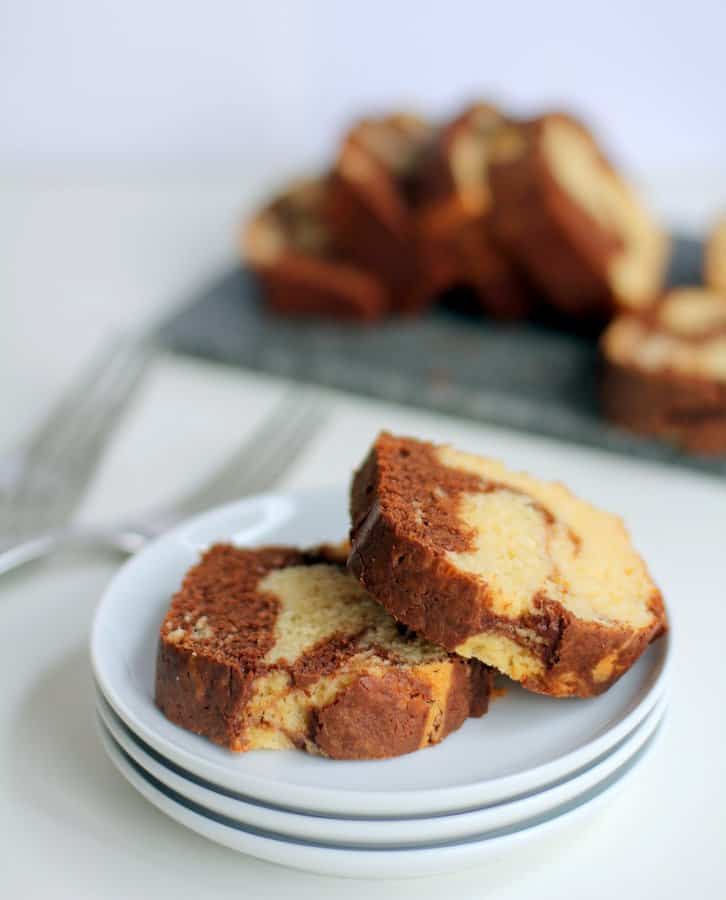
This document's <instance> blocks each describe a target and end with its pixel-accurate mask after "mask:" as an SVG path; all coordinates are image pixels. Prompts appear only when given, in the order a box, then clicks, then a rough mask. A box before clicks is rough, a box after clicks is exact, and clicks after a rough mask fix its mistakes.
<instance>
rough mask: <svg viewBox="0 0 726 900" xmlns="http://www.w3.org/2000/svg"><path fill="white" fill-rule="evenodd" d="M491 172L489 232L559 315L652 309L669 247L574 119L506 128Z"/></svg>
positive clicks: (592, 316)
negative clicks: (649, 307) (523, 269)
mask: <svg viewBox="0 0 726 900" xmlns="http://www.w3.org/2000/svg"><path fill="white" fill-rule="evenodd" d="M489 173H490V184H491V190H492V196H493V200H494V203H493V231H494V233H495V235H496V236H497V237H498V238H499V240H500V241H501V242H502V243H503V245H504V246H505V247H506V248H507V249H508V250H509V252H510V253H511V254H512V256H513V258H514V259H515V260H517V261H518V262H519V263H520V264H521V265H522V266H523V267H524V268H525V270H526V271H527V273H528V274H529V276H530V277H531V278H532V280H533V281H534V282H535V283H536V284H537V285H538V286H539V287H540V289H541V290H542V292H543V293H544V294H545V295H546V297H547V302H548V303H549V304H551V306H552V307H553V308H554V309H555V310H557V311H559V313H561V314H564V315H565V316H566V317H569V318H572V319H579V320H592V321H595V322H597V321H605V320H608V319H609V318H610V317H611V316H612V315H613V313H615V312H616V311H618V310H642V309H644V308H646V307H648V306H649V305H651V304H652V303H653V302H654V300H655V299H656V297H657V296H658V294H659V293H660V290H661V287H662V284H663V277H664V272H665V265H666V261H667V250H668V243H667V240H666V238H665V236H664V234H663V232H662V231H661V229H660V228H659V227H658V226H657V225H656V224H655V221H654V220H653V219H652V218H651V216H650V214H649V213H648V212H647V211H646V209H645V208H644V207H643V206H642V204H641V203H640V201H639V200H638V198H637V197H636V195H635V193H634V191H633V190H632V189H631V187H630V186H629V185H628V184H627V182H626V181H625V180H624V179H623V178H622V177H621V176H620V175H619V174H618V173H617V172H616V171H615V169H614V168H613V167H612V165H611V164H610V162H609V161H608V160H607V159H606V157H605V155H604V154H603V151H602V150H601V148H600V147H599V145H598V144H597V143H596V141H595V139H594V138H593V136H592V135H591V134H590V132H589V131H588V130H587V129H586V128H585V127H584V126H583V125H582V124H581V123H580V122H578V121H576V120H575V119H573V118H572V117H570V116H567V115H564V114H560V113H552V114H548V115H545V116H542V117H540V118H537V119H533V120H531V121H528V122H523V123H519V124H516V123H510V125H509V127H508V128H505V129H501V130H500V131H499V133H498V134H497V135H496V138H495V144H494V148H493V150H492V154H491V163H490V166H489Z"/></svg>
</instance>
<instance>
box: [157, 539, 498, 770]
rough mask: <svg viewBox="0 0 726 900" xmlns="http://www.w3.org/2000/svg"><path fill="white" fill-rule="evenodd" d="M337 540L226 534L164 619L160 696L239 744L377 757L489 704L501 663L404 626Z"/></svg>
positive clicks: (179, 714)
mask: <svg viewBox="0 0 726 900" xmlns="http://www.w3.org/2000/svg"><path fill="white" fill-rule="evenodd" d="M345 555H346V554H343V555H342V556H341V555H340V554H339V553H338V552H337V551H334V550H330V549H325V548H322V549H318V550H315V551H311V552H302V551H300V550H296V549H293V548H290V547H265V548H262V549H256V550H247V549H241V548H238V547H233V546H230V545H226V544H220V545H217V546H214V547H212V548H211V549H210V550H208V551H207V552H206V553H205V554H204V556H203V557H202V559H201V560H200V561H199V562H198V563H197V565H195V566H194V567H193V568H192V569H191V570H190V571H189V573H188V574H187V575H186V577H185V579H184V582H183V584H182V586H181V589H180V590H179V592H178V593H177V594H176V595H175V597H174V598H173V600H172V602H171V606H170V608H169V611H168V612H167V614H166V616H165V618H164V621H163V622H162V625H161V630H160V634H159V647H158V658H157V666H156V704H157V706H158V707H159V709H160V710H161V711H162V712H163V713H164V714H165V715H166V716H167V718H169V719H170V720H171V721H172V722H175V723H176V724H177V725H181V726H182V727H183V728H187V729H189V730H190V731H193V732H195V733H196V734H200V735H204V736H206V737H208V738H210V739H211V740H213V741H215V742H216V743H218V744H221V745H223V746H225V747H228V748H229V749H230V750H235V751H244V750H255V749H276V750H279V749H287V748H292V747H297V748H299V749H302V750H307V751H308V752H311V753H317V754H323V755H325V756H329V757H333V758H335V759H381V758H384V757H389V756H398V755H400V754H403V753H410V752H411V751H413V750H418V749H420V748H422V747H427V746H429V745H430V744H435V743H438V742H439V741H440V740H442V739H443V738H444V737H446V735H447V734H449V733H450V732H451V731H453V730H455V729H456V728H458V727H459V726H460V725H461V724H462V722H463V721H464V720H465V719H466V718H467V716H479V715H482V714H483V713H484V712H486V709H487V705H488V700H489V695H490V691H491V680H492V673H491V670H489V669H488V668H486V667H485V666H482V665H481V664H479V663H477V662H469V661H466V660H464V659H462V658H459V657H456V656H454V655H450V654H448V653H447V652H446V651H444V650H442V649H440V648H439V647H435V646H433V645H432V644H429V643H427V642H426V641H424V640H421V639H419V638H417V637H415V636H413V635H411V634H410V633H407V632H406V631H405V630H403V629H401V628H400V627H399V626H397V624H396V622H395V621H394V619H393V618H392V617H391V616H390V615H388V613H386V612H385V610H383V608H382V607H380V606H379V605H378V604H377V603H376V602H375V601H374V600H372V599H371V598H370V597H369V596H368V595H367V594H366V592H365V591H364V590H363V588H362V587H361V586H360V584H359V583H358V581H357V580H356V579H355V578H353V577H352V576H351V575H350V574H348V573H347V572H346V570H345Z"/></svg>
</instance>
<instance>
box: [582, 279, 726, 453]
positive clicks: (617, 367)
mask: <svg viewBox="0 0 726 900" xmlns="http://www.w3.org/2000/svg"><path fill="white" fill-rule="evenodd" d="M600 348H601V353H602V357H603V372H602V380H601V397H602V405H603V410H604V412H605V415H606V416H607V417H608V418H609V419H610V420H611V421H612V422H614V423H616V424H617V425H621V426H623V427H625V428H627V429H629V430H631V431H634V432H636V433H639V434H644V435H651V436H653V437H657V438H662V439H663V440H666V441H670V442H671V443H674V444H676V445H677V446H679V447H682V448H684V449H686V450H689V451H691V452H694V453H702V454H712V455H713V454H726V293H724V294H721V293H716V292H715V291H712V290H706V289H704V288H696V287H694V288H680V289H678V290H674V291H671V292H670V293H669V294H667V295H666V296H665V297H664V298H663V299H662V300H661V302H660V303H659V304H658V306H657V307H656V308H655V309H653V310H651V311H650V312H648V313H647V314H642V315H623V316H620V317H618V318H617V319H615V321H613V322H612V323H611V324H610V326H609V327H608V329H607V330H606V331H605V333H604V334H603V335H602V338H601V341H600Z"/></svg>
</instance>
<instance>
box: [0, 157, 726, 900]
mask: <svg viewBox="0 0 726 900" xmlns="http://www.w3.org/2000/svg"><path fill="white" fill-rule="evenodd" d="M720 183H721V184H724V185H726V179H724V180H723V181H722V182H720ZM0 184H2V187H3V188H4V189H5V188H6V190H3V203H2V208H1V209H0V242H1V243H2V246H3V254H2V257H1V261H0V297H2V309H3V314H4V315H3V319H4V322H3V329H2V334H0V385H2V397H1V401H2V402H0V441H1V442H2V443H3V444H6V443H9V442H10V441H12V440H13V439H15V438H16V437H17V436H19V435H20V434H21V433H22V431H23V430H24V429H25V428H26V427H29V426H30V425H31V424H32V422H33V420H34V419H36V418H37V417H38V416H39V415H41V414H42V412H43V410H44V408H45V407H46V406H47V404H48V403H49V401H50V400H51V398H52V397H53V395H54V394H55V393H56V391H57V390H58V388H59V385H60V384H61V383H62V381H63V380H64V379H66V378H67V377H68V375H69V374H70V373H71V372H72V371H73V369H74V368H75V367H77V366H78V365H79V364H80V362H81V361H82V358H83V356H84V355H86V354H87V353H88V352H89V351H90V350H91V349H92V347H93V346H94V344H95V343H96V342H97V341H98V340H99V337H100V336H101V335H104V334H106V333H108V332H109V331H110V330H112V329H113V328H114V327H116V326H118V325H119V324H122V323H132V322H138V321H140V320H142V319H143V317H145V316H148V315H151V314H152V313H154V312H156V311H158V310H160V309H162V308H163V307H164V306H165V305H166V304H168V303H170V302H172V301H173V300H174V299H178V298H179V296H180V295H183V294H184V293H185V292H186V291H188V290H189V289H190V286H193V285H194V284H195V283H197V282H198V281H199V280H200V279H203V278H204V277H205V276H206V275H208V274H210V273H212V272H214V270H215V268H216V267H218V266H219V265H220V264H222V263H224V262H225V261H226V260H229V259H231V258H232V255H233V246H232V241H231V240H230V233H231V230H232V227H233V224H234V222H235V219H236V218H237V215H238V210H239V207H240V203H241V202H242V200H243V199H244V198H247V199H249V198H251V197H253V196H254V195H255V191H254V190H253V189H252V188H248V190H247V191H244V190H243V189H242V188H241V187H240V185H241V184H243V182H242V180H241V179H238V178H236V177H233V176H232V175H230V174H229V173H227V174H226V175H224V176H223V175H218V176H217V177H215V178H211V179H210V178H204V179H202V178H199V177H195V178H189V177H185V178H181V177H180V178H178V179H174V178H170V177H166V178H165V179H161V180H159V179H150V178H148V177H146V178H141V177H140V176H132V175H128V174H126V175H125V176H124V178H119V179H115V180H113V179H108V178H107V177H106V178H105V179H100V178H99V179H95V180H94V179H92V178H88V177H84V178H83V179H79V178H76V179H72V178H67V177H66V178H65V179H59V178H45V179H42V180H41V179H38V178H32V179H31V178H29V177H25V178H20V179H19V178H17V177H13V178H10V177H9V176H8V177H6V178H4V179H3V178H2V177H1V176H0ZM670 186H671V192H670V193H669V194H667V195H666V196H665V199H663V197H661V200H662V202H661V204H660V205H661V207H662V208H667V209H669V211H670V212H671V214H672V216H671V217H673V214H676V215H677V214H678V213H679V212H680V213H681V214H682V215H681V219H680V221H681V223H682V224H685V225H686V226H689V225H691V226H692V225H694V224H695V223H696V222H697V221H700V219H699V216H702V215H703V214H704V213H708V212H710V211H711V207H710V206H709V203H712V201H713V191H712V190H711V189H710V188H709V187H708V185H707V184H705V183H704V184H702V185H701V187H702V190H701V192H700V194H699V192H698V191H695V190H693V191H690V190H688V191H687V190H686V189H685V188H684V186H683V184H682V183H681V182H678V183H675V182H672V181H671V182H670ZM721 196H722V197H723V192H722V195H721ZM669 204H670V206H669ZM674 211H675V213H674ZM280 388H281V386H280V383H279V382H276V381H275V380H274V379H270V378H260V377H257V376H253V375H251V374H246V373H241V372H238V371H234V370H230V369H224V368H221V367H217V366H215V365H211V364H203V363H197V362H191V361H188V360H177V359H170V358H167V359H160V360H159V362H158V364H157V365H156V366H155V367H154V370H153V371H152V372H151V373H150V375H149V378H148V379H147V381H146V383H145V385H144V387H143V389H142V391H141V392H140V393H139V395H138V396H137V398H136V400H135V402H134V404H133V405H132V408H131V409H130V410H129V412H128V414H127V416H126V418H125V420H124V422H123V423H122V426H121V428H120V429H119V432H118V434H117V436H116V438H115V440H114V442H113V444H112V446H111V447H110V449H109V452H108V454H107V456H106V458H105V459H104V461H103V464H102V466H101V467H100V470H99V471H98V473H97V476H96V478H95V479H94V483H93V486H92V489H91V491H90V493H89V496H88V498H87V502H86V503H85V504H84V507H83V510H82V513H81V515H82V517H83V518H85V519H87V520H92V519H94V518H99V517H104V516H105V517H108V516H117V515H120V514H122V513H125V512H131V511H134V510H138V509H140V508H143V507H144V506H146V505H148V504H154V503H156V502H157V501H163V500H165V499H171V498H173V497H174V495H175V493H176V492H177V491H178V490H180V489H181V488H182V487H183V486H185V485H187V484H189V482H190V480H192V479H196V478H200V477H203V475H204V473H205V472H206V471H207V470H208V469H210V468H211V467H213V466H214V464H215V462H216V461H218V460H221V459H222V458H224V456H225V453H226V452H228V450H230V449H231V448H232V446H234V444H235V443H236V442H238V441H239V440H240V438H241V437H242V436H243V435H244V433H245V431H246V430H247V429H248V428H250V426H251V425H252V424H253V422H254V421H255V420H256V418H257V417H259V416H262V415H264V412H265V409H266V408H268V406H269V404H270V402H271V401H272V400H273V398H274V397H275V395H276V394H277V393H278V392H279V390H280ZM329 397H330V399H331V400H332V402H333V403H334V404H335V415H334V416H333V418H332V421H331V422H330V424H329V425H328V427H327V428H326V430H325V431H324V433H322V434H321V435H320V436H319V438H318V439H316V441H315V443H314V444H313V445H312V446H311V447H310V448H309V450H308V452H306V453H305V455H304V456H303V457H302V458H301V459H300V460H299V462H298V463H297V464H296V466H295V468H294V469H293V470H292V471H291V472H290V473H289V474H288V476H287V477H286V478H285V479H284V482H282V484H281V487H283V488H284V487H288V486H296V487H297V486H309V485H319V484H323V483H334V482H337V483H340V482H345V481H346V480H347V478H348V475H349V472H350V469H351V467H352V466H353V465H354V464H356V463H357V462H358V461H359V459H360V457H361V455H362V452H363V448H364V447H365V446H366V445H367V443H368V442H369V440H370V439H371V438H372V436H373V435H374V433H375V432H376V431H377V430H378V429H379V428H381V427H388V428H391V429H394V430H397V431H401V432H406V433H414V434H418V435H422V436H425V437H431V438H434V439H438V440H446V441H450V442H452V443H456V444H459V445H461V446H462V447H464V448H468V449H472V450H474V451H481V452H484V453H487V454H491V455H496V456H501V457H503V458H505V459H506V460H507V461H508V462H509V463H510V464H511V465H513V466H520V467H523V468H527V469H529V470H531V471H534V472H536V473H537V474H540V475H543V476H547V477H555V478H562V479H564V480H566V481H567V482H568V483H569V484H570V485H571V486H572V487H573V488H574V489H575V490H577V491H579V492H580V493H582V494H583V495H585V496H587V497H588V498H590V499H592V500H594V501H595V502H600V503H602V504H603V505H606V506H608V507H610V508H612V509H614V510H617V511H619V512H621V513H622V514H624V515H625V517H626V520H627V522H628V524H629V526H630V527H631V530H632V532H633V534H634V536H635V539H636V542H637V543H638V545H639V547H640V548H641V549H642V551H643V553H644V554H645V556H646V558H650V559H651V560H653V568H654V575H655V576H656V578H657V580H658V581H659V582H660V583H661V586H662V587H663V589H664V591H665V593H666V597H667V600H668V601H669V604H670V606H671V610H672V613H673V616H674V619H675V621H676V627H675V629H674V633H675V644H676V650H675V652H676V654H677V661H676V666H675V673H674V674H675V676H676V678H675V683H674V685H673V691H672V710H671V714H670V717H669V721H668V723H667V729H666V734H665V738H664V740H663V741H662V742H661V744H660V746H659V748H658V749H657V751H656V753H655V754H654V755H653V757H652V758H651V760H650V762H649V765H647V766H646V767H645V768H644V769H643V770H642V772H641V774H640V775H639V777H638V779H637V780H636V782H635V783H634V784H633V785H631V787H630V789H629V790H628V791H627V792H626V793H625V794H624V795H623V796H620V797H619V798H617V799H616V800H615V801H614V802H613V803H612V804H611V805H610V806H609V807H608V808H607V809H605V810H604V811H603V812H602V813H600V814H599V815H598V816H597V817H596V818H595V819H594V820H592V821H591V822H590V823H589V824H588V825H587V826H585V827H584V828H581V829H579V830H578V831H577V832H576V833H570V834H568V835H567V836H566V837H565V838H563V839H559V840H557V841H555V842H554V843H553V842H552V841H549V842H545V843H542V844H541V845H538V846H533V847H531V848H530V849H529V850H527V852H525V853H523V852H520V853H519V854H518V855H517V856H516V857H511V856H509V857H508V856H503V857H502V858H501V859H499V860H497V862H496V863H495V864H493V865H492V864H489V865H487V867H486V868H484V869H474V870H470V871H467V872H461V873H459V874H457V875H454V876H448V877H445V878H429V879H426V880H415V881H401V882H390V881H389V882H379V881H366V882H354V881H351V882H343V881H341V880H339V879H332V878H319V877H316V876H312V875H306V874H302V873H299V872H294V871H291V870H286V869H283V868H279V867H276V866H273V865H268V864H266V863H261V862H257V861H255V860H253V859H250V858H246V857H243V856H240V855H237V854H235V853H233V852H232V851H229V850H226V849H223V848H221V847H218V846H216V845H214V844H211V843H209V842H207V841H205V840H203V839H201V838H198V837H196V836H195V835H193V834H191V833H189V832H187V831H185V830H184V829H182V828H181V827H180V826H178V825H176V824H174V823H173V822H171V821H169V820H168V819H166V818H165V817H164V816H162V815H161V814H160V813H158V812H157V811H156V810H155V809H153V808H152V807H151V806H149V805H148V804H147V803H146V802H145V801H144V800H143V799H142V798H141V797H139V796H137V795H136V794H135V793H134V791H133V790H132V789H131V788H130V787H128V785H127V784H126V783H125V782H124V781H123V779H122V778H121V777H120V776H119V775H118V774H117V773H116V771H115V770H114V769H113V768H112V766H111V764H110V763H109V762H107V760H106V758H105V756H104V755H103V752H102V750H101V747H100V745H99V742H98V740H97V738H96V735H95V732H94V714H93V705H92V691H91V684H90V670H89V664H88V658H87V650H86V642H87V633H88V627H89V622H90V619H91V616H92V613H93V609H94V606H95V604H96V601H97V599H98V597H99V594H100V592H101V591H102V590H103V588H104V586H105V584H106V583H107V582H108V580H109V578H110V577H111V576H112V574H113V572H114V570H115V568H116V567H117V565H118V562H117V560H115V559H112V558H108V557H99V556H75V557H65V558H62V559H57V560H53V561H49V562H47V563H44V564H43V565H39V566H36V567H34V568H33V569H32V570H26V571H25V572H18V573H15V574H13V575H11V576H8V577H6V578H4V579H2V581H0V603H1V604H2V605H1V606H0V610H1V612H2V618H3V623H4V626H5V631H4V633H5V640H4V642H3V649H2V659H3V664H2V668H1V670H0V671H2V673H3V675H4V677H3V689H2V690H1V691H0V835H2V838H1V840H0V872H1V873H2V875H1V877H2V890H0V895H1V896H2V897H8V898H11V900H15V898H35V897H44V898H45V897H49V896H52V897H53V898H54V900H64V898H69V900H70V898H73V900H77V898H81V897H104V898H129V897H136V896H148V897H154V898H155V900H165V898H170V900H171V898H174V900H180V898H187V897H189V898H192V897H194V898H197V897H217V896H219V897H222V896H237V895H239V896H245V897H285V896H291V897H292V896H295V897H298V898H304V897H316V898H334V897H340V896H341V895H343V894H345V896H346V897H349V898H350V900H356V898H364V897H365V898H378V897H381V898H384V897H397V898H408V897H411V898H413V897H415V898H419V900H424V898H429V897H430V898H434V897H436V898H440V897H442V896H453V895H454V894H456V895H457V896H462V897H488V896H491V897H496V898H497V900H515V898H531V897H534V896H537V897H541V898H548V897H553V898H554V897H563V896H568V897H577V898H580V897H582V898H589V897H592V898H600V897H602V898H608V900H611V898H613V897H619V898H641V897H646V896H648V897H658V898H669V897H680V896H684V895H689V896H692V897H700V896H705V895H706V892H707V891H708V896H710V897H714V898H715V897H719V896H724V895H725V894H726V863H725V862H724V851H726V702H724V691H725V689H726V674H725V672H724V662H723V657H724V649H723V637H722V636H723V635H724V634H725V633H726V483H724V482H722V481H718V480H715V479H712V478H708V477H705V476H699V475H694V474H689V473H682V472H680V471H678V470H674V469H663V468H660V467H658V466H655V465H649V464H644V463H640V462H636V461H630V460H625V459H622V458H619V457H614V456H606V455H603V454H599V453H596V452H592V451H585V450H582V449H579V448H572V447H568V446H565V445H562V444H556V443H553V442H550V441H545V440H540V439H534V438H529V437H526V436H523V435H521V434H515V433H512V432H508V431H505V430H501V429H494V428H487V427H482V426H476V425H472V424H466V423H463V422H460V421H457V420H454V419H447V418H444V417H441V416H433V415H427V414H423V413H420V412H414V411H411V410H406V409H403V408H399V407H394V406H389V405H383V404H378V403H372V402H367V401H362V400H361V401H359V400H356V399H353V398H351V397H348V396H342V395H334V394H330V395H329Z"/></svg>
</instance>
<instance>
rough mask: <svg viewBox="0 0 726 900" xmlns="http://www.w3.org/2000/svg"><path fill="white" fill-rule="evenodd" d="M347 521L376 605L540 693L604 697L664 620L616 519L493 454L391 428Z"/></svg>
mask: <svg viewBox="0 0 726 900" xmlns="http://www.w3.org/2000/svg"><path fill="white" fill-rule="evenodd" d="M351 519H352V529H351V554H350V558H349V561H348V567H349V569H350V571H351V572H352V573H353V574H354V575H355V576H356V578H358V579H359V581H360V582H361V584H362V585H363V586H364V587H365V588H366V590H368V591H369V592H370V593H371V595H372V596H373V597H375V599H376V600H378V602H379V603H381V604H382V605H383V606H384V607H385V608H386V609H387V610H388V611H389V612H390V613H391V614H392V615H393V616H395V617H396V619H398V620H399V621H401V622H403V623H405V624H406V625H407V626H408V627H410V628H412V629H414V630H415V631H416V632H417V633H418V634H420V635H422V636H424V637H426V638H427V639H428V640H430V641H433V642H434V643H436V644H439V645H441V646H443V647H445V648H446V649H447V650H450V651H452V652H456V653H458V654H460V655H461V656H463V657H466V658H476V659H479V660H480V661H481V662H483V663H485V664H487V665H491V666H494V667H496V668H497V669H499V670H500V671H501V672H503V673H505V674H506V675H508V676H510V677H511V678H514V679H515V680H517V681H520V682H521V683H522V684H523V686H524V687H526V688H529V689H530V690H533V691H537V692H540V693H544V694H550V695H552V696H558V697H564V696H572V695H575V696H580V697H588V696H592V695H595V694H599V693H601V692H602V691H604V690H606V689H607V688H608V687H609V686H610V685H611V684H613V682H614V681H616V680H617V678H619V677H620V675H622V674H623V672H625V671H626V670H627V669H628V668H629V667H630V666H631V665H632V664H633V663H634V662H635V660H636V659H637V658H638V657H639V656H640V654H641V653H642V652H643V650H644V649H645V648H646V647H647V645H648V643H649V642H650V641H652V640H653V639H654V638H656V637H657V636H658V635H660V634H661V633H662V632H663V631H664V630H665V629H666V615H665V610H664V607H663V601H662V599H661V595H660V592H659V590H658V588H657V587H656V585H655V584H654V583H653V581H652V579H651V577H650V575H649V573H648V570H647V568H646V566H645V564H644V563H643V561H642V559H641V558H640V557H639V556H638V554H637V553H636V551H635V550H634V549H633V547H632V545H631V543H630V540H629V537H628V534H627V531H626V530H625V527H624V526H623V523H622V522H621V520H620V519H619V518H617V517H616V516H613V515H610V514H609V513H606V512H602V511H600V510H599V509H596V508H595V507H594V506H591V505H590V504H589V503H586V502H584V501H582V500H579V499H578V498H577V497H575V496H573V494H571V493H570V491H568V490H567V488H566V487H564V486H563V485H561V484H556V483H551V482H545V481H539V480H538V479H536V478H533V477H532V476H529V475H526V474H523V473H519V472H511V471H509V470H508V469H506V468H505V466H504V465H503V464H502V463H500V462H497V461H495V460H491V459H484V458H480V457H477V456H472V455H470V454H467V453H461V452H459V451H457V450H454V449H453V448H451V447H445V446H435V445H433V444H428V443H424V442H421V441H417V440H414V439H412V438H398V437H394V436H392V435H390V434H385V433H384V434H381V435H380V436H379V437H378V438H377V440H376V441H375V443H374V445H373V448H372V449H371V451H370V453H369V455H368V457H367V459H366V460H365V462H364V463H363V465H362V466H361V468H360V469H359V470H358V472H357V473H356V474H355V476H354V479H353V484H352V490H351Z"/></svg>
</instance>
